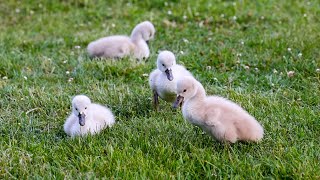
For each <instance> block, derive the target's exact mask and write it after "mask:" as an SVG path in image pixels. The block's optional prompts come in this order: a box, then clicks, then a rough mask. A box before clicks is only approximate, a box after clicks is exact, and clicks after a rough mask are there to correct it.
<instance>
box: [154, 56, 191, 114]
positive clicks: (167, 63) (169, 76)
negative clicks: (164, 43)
mask: <svg viewBox="0 0 320 180" xmlns="http://www.w3.org/2000/svg"><path fill="white" fill-rule="evenodd" d="M181 76H192V74H191V73H190V72H189V71H188V70H186V69H185V68H184V67H183V66H181V65H178V64H176V58H175V56H174V54H173V53H172V52H170V51H162V52H160V54H159V55H158V59H157V69H155V70H153V71H152V72H151V74H150V76H149V85H150V87H151V89H152V92H153V104H154V107H155V109H156V110H158V104H159V98H158V97H159V96H160V98H161V99H163V100H165V101H167V102H171V103H173V102H175V99H176V97H177V90H176V86H177V79H178V78H179V77H181Z"/></svg>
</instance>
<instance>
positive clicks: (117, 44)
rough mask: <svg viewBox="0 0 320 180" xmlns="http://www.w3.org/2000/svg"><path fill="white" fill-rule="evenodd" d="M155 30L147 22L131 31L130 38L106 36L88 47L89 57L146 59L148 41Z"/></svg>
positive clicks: (148, 51)
mask: <svg viewBox="0 0 320 180" xmlns="http://www.w3.org/2000/svg"><path fill="white" fill-rule="evenodd" d="M154 34H155V28H154V26H153V24H152V23H151V22H149V21H144V22H142V23H140V24H138V25H136V27H135V28H134V29H133V30H132V33H131V36H130V37H128V36H121V35H116V36H108V37H104V38H100V39H98V40H96V41H93V42H91V43H90V44H89V45H88V48H87V50H88V53H89V55H90V57H104V58H123V57H125V56H132V57H134V58H136V59H143V58H148V57H149V55H150V50H149V46H148V44H147V43H148V41H149V40H151V39H153V37H154Z"/></svg>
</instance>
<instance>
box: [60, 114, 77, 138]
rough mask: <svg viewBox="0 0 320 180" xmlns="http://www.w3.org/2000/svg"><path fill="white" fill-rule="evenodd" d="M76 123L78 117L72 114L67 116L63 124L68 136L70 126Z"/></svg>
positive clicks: (70, 133)
mask: <svg viewBox="0 0 320 180" xmlns="http://www.w3.org/2000/svg"><path fill="white" fill-rule="evenodd" d="M76 123H79V121H78V118H77V117H76V116H75V115H73V114H71V115H69V117H68V118H67V120H66V122H65V123H64V125H63V129H64V132H65V133H66V134H68V135H69V136H71V135H72V126H73V125H74V124H76Z"/></svg>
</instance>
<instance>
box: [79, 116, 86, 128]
mask: <svg viewBox="0 0 320 180" xmlns="http://www.w3.org/2000/svg"><path fill="white" fill-rule="evenodd" d="M78 118H79V124H80V126H84V125H85V124H86V115H85V114H84V113H79V115H78Z"/></svg>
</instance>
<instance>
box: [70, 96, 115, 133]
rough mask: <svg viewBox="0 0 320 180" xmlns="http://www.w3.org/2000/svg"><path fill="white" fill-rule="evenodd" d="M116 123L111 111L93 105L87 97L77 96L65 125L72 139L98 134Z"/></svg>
mask: <svg viewBox="0 0 320 180" xmlns="http://www.w3.org/2000/svg"><path fill="white" fill-rule="evenodd" d="M114 123H115V120H114V116H113V114H112V112H111V111H110V109H108V108H107V107H104V106H101V105H99V104H94V103H91V100H90V99H89V98H88V97H87V96H85V95H77V96H75V97H74V98H73V100H72V113H71V115H70V116H69V117H68V118H67V120H66V122H65V124H64V131H65V132H66V133H67V134H68V135H69V136H71V137H74V136H78V135H80V136H83V135H86V134H88V133H90V134H96V133H99V132H100V131H101V130H102V129H104V128H106V126H109V127H111V126H112V125H113V124H114Z"/></svg>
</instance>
